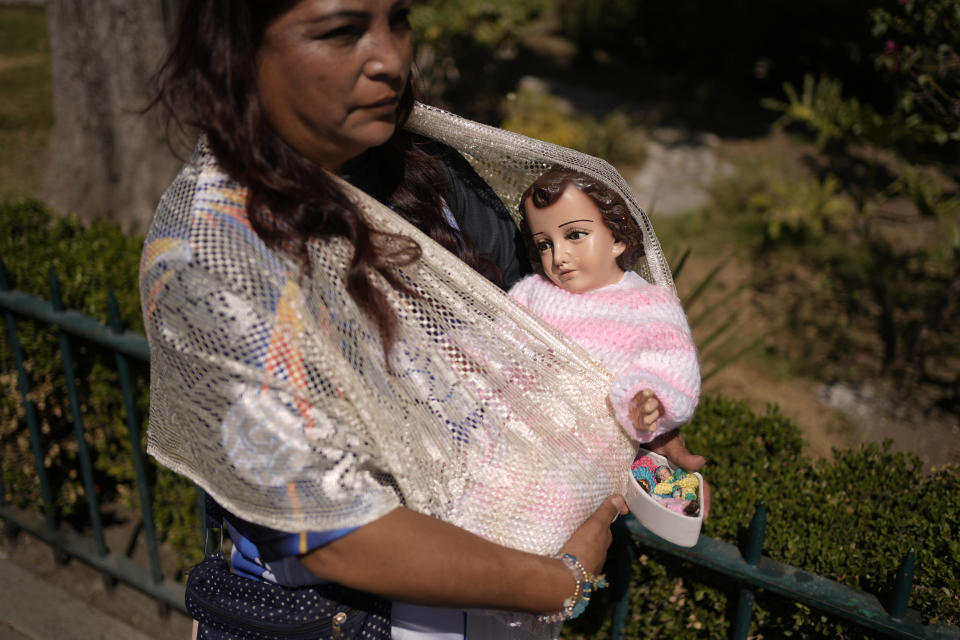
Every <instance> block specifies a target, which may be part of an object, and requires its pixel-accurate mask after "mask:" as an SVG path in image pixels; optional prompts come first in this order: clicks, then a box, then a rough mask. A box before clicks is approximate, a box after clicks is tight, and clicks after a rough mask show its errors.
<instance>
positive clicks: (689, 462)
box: [644, 429, 710, 519]
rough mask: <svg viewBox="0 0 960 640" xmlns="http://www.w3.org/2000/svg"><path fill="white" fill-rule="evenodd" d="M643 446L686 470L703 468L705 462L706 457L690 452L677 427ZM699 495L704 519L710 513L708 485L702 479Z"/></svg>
mask: <svg viewBox="0 0 960 640" xmlns="http://www.w3.org/2000/svg"><path fill="white" fill-rule="evenodd" d="M644 446H645V447H646V448H647V449H649V450H650V451H653V452H654V453H659V454H660V455H662V456H663V457H664V458H666V459H667V460H669V461H670V462H671V463H672V464H673V465H674V466H677V467H680V468H681V469H684V470H686V471H699V470H700V469H702V468H703V465H705V464H707V459H706V458H704V457H703V456H700V455H695V454H693V453H690V451H689V450H688V449H687V443H686V442H684V440H683V434H681V433H680V430H679V429H674V430H673V431H671V432H669V433H665V434H663V435H662V436H660V437H658V438H654V439H653V440H651V441H650V442H649V443H647V444H646V445H644ZM700 495H701V497H702V498H703V500H702V501H701V504H700V508H701V510H702V511H703V517H704V519H706V517H707V516H708V515H710V485H709V484H707V481H706V480H704V481H703V490H702V491H701V492H700Z"/></svg>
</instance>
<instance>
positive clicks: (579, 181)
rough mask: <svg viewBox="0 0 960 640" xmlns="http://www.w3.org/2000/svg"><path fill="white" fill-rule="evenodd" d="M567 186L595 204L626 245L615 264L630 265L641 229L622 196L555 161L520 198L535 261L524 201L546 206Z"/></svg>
mask: <svg viewBox="0 0 960 640" xmlns="http://www.w3.org/2000/svg"><path fill="white" fill-rule="evenodd" d="M568 186H573V187H575V188H576V189H577V190H578V191H580V192H581V193H583V194H584V195H586V196H587V197H588V198H590V199H591V200H593V202H594V203H595V204H596V205H597V208H598V209H600V215H601V216H602V218H603V222H604V224H605V225H607V228H608V229H610V233H612V234H613V239H614V240H615V241H617V242H622V243H623V244H624V245H625V246H626V249H624V251H623V253H621V254H620V255H619V256H618V257H617V266H618V267H620V268H621V269H623V270H624V271H629V270H630V269H632V268H633V266H634V265H635V264H636V263H637V260H639V259H640V256H642V255H643V230H642V229H640V225H638V224H637V222H636V220H634V219H633V216H631V215H630V211H629V210H628V209H627V204H626V203H625V202H624V201H623V198H621V197H620V196H619V195H617V194H616V193H615V192H614V191H613V190H612V189H611V188H610V187H608V186H607V185H606V184H604V183H603V182H601V181H600V180H597V179H595V178H591V177H590V176H588V175H585V174H583V173H580V172H579V171H574V170H573V169H568V168H567V167H564V166H561V165H558V164H557V165H553V167H551V168H550V169H548V170H547V172H546V173H544V174H543V175H542V176H540V177H539V178H537V179H536V180H535V181H534V182H533V184H531V185H530V186H529V187H527V190H526V191H524V192H523V197H521V198H520V213H521V214H523V223H522V225H521V228H522V230H523V237H524V238H525V240H526V242H527V246H528V248H529V249H530V255H531V257H532V259H533V262H534V264H536V263H538V262H539V252H538V251H537V250H536V247H534V246H533V240H532V238H531V237H530V228H529V227H528V226H527V221H526V206H527V202H528V201H530V202H532V203H533V206H534V207H536V208H537V209H543V208H544V207H549V206H550V205H552V204H553V203H555V202H556V201H557V200H558V199H559V198H560V196H561V195H563V192H564V191H565V190H566V188H567V187H568Z"/></svg>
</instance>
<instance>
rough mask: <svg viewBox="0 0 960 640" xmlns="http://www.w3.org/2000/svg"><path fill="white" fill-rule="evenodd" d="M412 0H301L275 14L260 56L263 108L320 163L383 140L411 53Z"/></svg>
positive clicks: (335, 163)
mask: <svg viewBox="0 0 960 640" xmlns="http://www.w3.org/2000/svg"><path fill="white" fill-rule="evenodd" d="M410 2H411V0H301V1H300V2H298V3H296V4H295V5H294V6H293V7H292V8H291V9H289V10H288V11H286V12H285V13H282V14H280V16H279V17H277V18H276V19H274V20H273V21H272V22H271V23H270V24H269V25H267V29H266V31H265V32H264V38H263V44H262V45H261V47H260V51H259V52H258V56H257V87H258V89H259V92H260V99H261V103H262V105H263V111H264V115H265V117H266V119H267V121H268V122H269V123H270V126H272V127H273V129H274V130H275V131H276V132H277V133H278V134H279V135H280V137H282V138H283V139H284V140H285V141H286V143H287V144H289V145H290V146H291V147H293V148H294V149H296V150H297V151H298V152H299V153H301V154H302V155H303V156H305V157H306V158H309V159H310V160H312V161H314V162H316V163H317V164H319V165H320V166H322V167H324V168H326V169H330V170H331V171H339V170H340V168H341V167H342V166H343V164H344V163H345V162H347V161H348V160H350V159H352V158H355V157H357V156H359V155H360V154H361V153H363V152H364V151H365V150H367V149H369V148H370V147H375V146H378V145H381V144H383V143H384V142H386V141H387V140H389V139H390V136H391V135H393V132H394V129H395V128H396V125H397V108H398V106H399V102H400V95H401V93H402V92H403V90H404V88H405V87H406V83H407V78H408V76H409V74H410V63H411V60H412V57H413V44H412V40H411V30H410V23H409V22H408V20H407V17H408V14H409V11H410Z"/></svg>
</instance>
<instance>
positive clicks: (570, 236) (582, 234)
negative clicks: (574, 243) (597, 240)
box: [567, 229, 590, 240]
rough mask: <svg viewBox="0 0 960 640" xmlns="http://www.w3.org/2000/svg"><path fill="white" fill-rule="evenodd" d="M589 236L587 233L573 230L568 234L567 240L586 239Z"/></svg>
mask: <svg viewBox="0 0 960 640" xmlns="http://www.w3.org/2000/svg"><path fill="white" fill-rule="evenodd" d="M588 235H590V234H589V233H588V232H586V231H581V230H579V229H573V230H571V231H569V232H568V233H567V240H579V239H580V238H586V237H587V236H588Z"/></svg>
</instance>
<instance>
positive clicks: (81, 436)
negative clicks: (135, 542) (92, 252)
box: [50, 268, 107, 556]
mask: <svg viewBox="0 0 960 640" xmlns="http://www.w3.org/2000/svg"><path fill="white" fill-rule="evenodd" d="M50 303H51V305H52V306H53V310H54V311H55V312H61V311H63V297H62V296H61V295H60V280H59V278H57V272H56V271H55V270H54V269H53V268H51V269H50ZM57 339H58V341H59V344H60V359H61V361H62V362H63V377H64V379H65V381H66V384H67V397H68V398H69V400H70V414H71V417H72V418H73V433H74V436H76V438H77V457H78V458H80V472H81V474H82V478H83V489H84V492H85V493H86V494H87V510H88V512H89V514H90V524H91V526H92V527H93V536H94V540H95V541H96V543H97V552H98V553H99V554H100V555H101V556H103V555H106V553H107V545H106V544H105V543H104V541H103V525H102V523H101V522H100V504H99V501H98V500H97V488H96V485H94V482H93V465H92V464H91V462H90V450H89V449H88V448H87V438H86V435H85V429H84V425H83V414H82V413H81V412H80V395H79V394H78V393H77V381H76V375H75V374H74V371H73V354H72V351H73V350H72V348H71V347H72V345H71V343H70V338H69V337H68V336H67V334H66V332H64V331H63V330H62V329H59V330H58V331H57Z"/></svg>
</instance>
